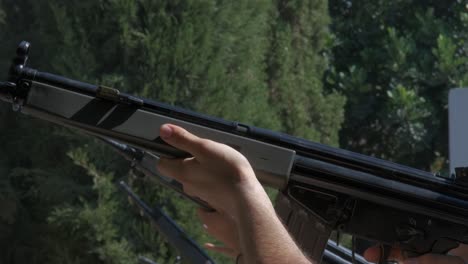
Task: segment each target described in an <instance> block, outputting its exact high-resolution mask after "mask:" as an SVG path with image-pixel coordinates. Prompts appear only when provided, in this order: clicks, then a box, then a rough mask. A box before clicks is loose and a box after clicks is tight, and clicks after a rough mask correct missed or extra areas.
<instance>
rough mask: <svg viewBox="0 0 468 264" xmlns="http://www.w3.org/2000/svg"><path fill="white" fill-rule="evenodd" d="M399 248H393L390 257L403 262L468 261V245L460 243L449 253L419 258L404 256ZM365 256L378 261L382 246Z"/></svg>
mask: <svg viewBox="0 0 468 264" xmlns="http://www.w3.org/2000/svg"><path fill="white" fill-rule="evenodd" d="M402 255H403V254H402V253H401V251H400V250H399V249H398V248H393V249H392V251H391V252H390V255H389V259H391V260H398V261H399V263H402V264H464V263H468V245H460V246H459V247H458V248H455V249H453V250H451V251H450V252H449V253H448V254H447V255H438V254H425V255H422V256H419V257H417V258H406V259H405V258H403V257H402ZM364 258H365V259H366V260H367V261H369V262H378V261H379V258H380V247H377V246H376V247H371V248H368V249H367V250H366V251H365V252H364Z"/></svg>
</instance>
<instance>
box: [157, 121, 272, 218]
mask: <svg viewBox="0 0 468 264" xmlns="http://www.w3.org/2000/svg"><path fill="white" fill-rule="evenodd" d="M160 136H161V138H162V139H163V140H164V141H166V142H167V143H168V144H170V145H172V146H174V147H176V148H178V149H181V150H184V151H187V152H189V153H190V154H191V155H192V156H193V157H191V158H186V159H165V158H162V159H161V160H160V161H159V164H158V169H159V171H160V172H161V173H162V174H163V175H165V176H169V177H172V178H174V179H176V180H177V181H179V182H180V183H182V185H183V187H184V192H186V193H187V194H189V195H191V196H195V197H199V198H200V199H202V200H204V201H206V202H207V203H208V204H210V205H211V206H212V207H213V208H214V209H216V211H219V212H221V213H223V214H227V215H230V216H232V217H233V219H234V220H236V218H237V217H236V216H237V215H238V211H239V208H238V204H239V201H238V200H239V198H240V197H244V196H245V195H251V194H249V193H248V192H252V193H255V192H263V189H262V187H261V185H260V183H259V182H258V180H257V178H256V177H255V173H254V171H253V169H252V167H251V166H250V164H249V162H248V161H247V159H246V158H245V157H244V156H243V155H242V154H240V153H239V152H238V151H236V150H234V149H233V148H231V147H229V146H227V145H224V144H220V143H217V142H214V141H211V140H208V139H203V138H199V137H197V136H195V135H193V134H191V133H189V132H187V131H186V130H184V129H183V128H181V127H178V126H174V125H168V124H166V125H163V126H161V129H160Z"/></svg>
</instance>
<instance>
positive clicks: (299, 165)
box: [0, 42, 468, 261]
mask: <svg viewBox="0 0 468 264" xmlns="http://www.w3.org/2000/svg"><path fill="white" fill-rule="evenodd" d="M28 52H29V43H27V42H22V43H20V45H19V47H18V49H17V53H16V57H15V58H14V60H13V63H12V66H11V68H10V72H9V77H8V81H6V82H3V83H1V84H0V99H2V100H3V101H6V102H9V103H11V104H12V105H13V109H14V110H16V111H21V112H23V113H25V114H29V115H31V116H35V117H38V118H41V119H45V120H49V121H51V122H54V123H57V124H60V125H64V126H67V127H70V128H73V129H78V130H81V131H84V132H86V133H88V134H91V135H95V136H99V137H105V138H109V139H112V140H115V141H119V142H122V143H125V144H128V145H131V146H134V147H136V148H139V149H142V150H144V151H147V152H150V153H154V154H155V155H158V156H164V157H173V158H182V157H188V156H189V155H188V154H187V153H185V152H183V151H181V150H178V149H175V148H174V147H172V146H169V145H168V144H166V143H165V142H164V141H163V140H161V138H160V137H159V135H158V131H159V127H160V126H161V125H162V124H165V123H172V124H176V125H179V126H182V127H184V128H185V129H187V130H189V131H191V132H192V133H194V134H196V135H198V136H200V137H204V138H209V139H212V140H215V141H218V142H221V143H224V144H227V145H230V146H232V147H233V148H235V149H237V150H238V151H240V152H241V153H242V154H243V155H244V156H246V158H247V159H248V160H249V161H250V163H251V165H252V167H253V168H254V170H255V172H256V175H257V177H258V178H259V180H260V181H261V182H262V183H263V184H264V185H266V186H270V187H273V188H276V189H278V190H279V191H280V194H279V195H278V199H277V201H276V210H277V213H278V215H279V216H280V217H281V218H282V219H283V221H284V223H285V224H286V225H287V227H288V229H289V231H290V232H291V234H292V235H293V236H294V237H295V239H296V241H297V242H298V244H299V245H300V246H301V247H302V248H303V249H304V250H305V251H306V252H307V253H308V255H309V257H311V258H312V259H314V260H317V261H320V259H321V258H322V255H323V251H324V249H325V247H326V244H327V241H328V238H329V236H330V234H331V232H332V231H333V230H337V231H340V232H346V233H349V234H352V235H354V236H356V237H361V238H365V239H369V240H373V241H376V242H378V243H382V244H383V245H387V246H390V245H395V244H398V245H399V247H400V248H402V249H403V250H404V251H405V252H406V253H407V254H408V256H417V255H421V254H425V253H431V252H432V253H441V254H443V253H446V252H447V251H448V250H450V249H452V248H454V247H456V246H457V245H458V244H459V243H468V185H467V184H466V181H463V180H461V179H463V178H461V179H445V178H441V177H437V176H436V175H433V174H431V173H428V172H424V171H420V170H417V169H413V168H410V167H406V166H402V165H398V164H395V163H392V162H388V161H384V160H380V159H376V158H373V157H368V156H365V155H361V154H357V153H353V152H350V151H346V150H342V149H338V148H333V147H329V146H325V145H322V144H318V143H314V142H310V141H306V140H303V139H300V138H296V137H292V136H289V135H285V134H281V133H277V132H273V131H269V130H266V129H261V128H257V127H254V126H250V125H246V124H242V123H238V122H229V121H225V120H222V119H218V118H214V117H210V116H206V115H202V114H199V113H196V112H192V111H188V110H184V109H181V108H177V107H174V106H171V105H167V104H164V103H161V102H155V101H151V100H148V99H145V98H140V97H136V96H132V95H129V94H126V93H123V92H120V91H119V90H117V89H114V88H110V87H106V86H102V85H93V84H88V83H83V82H79V81H75V80H71V79H68V78H64V77H62V76H58V75H53V74H50V73H45V72H40V71H38V70H35V69H32V68H29V67H27V66H26V62H27V59H28ZM465 174H466V173H463V174H462V175H465ZM384 253H385V252H384ZM383 255H385V254H383Z"/></svg>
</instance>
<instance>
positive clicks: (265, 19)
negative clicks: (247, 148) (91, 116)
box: [0, 0, 344, 263]
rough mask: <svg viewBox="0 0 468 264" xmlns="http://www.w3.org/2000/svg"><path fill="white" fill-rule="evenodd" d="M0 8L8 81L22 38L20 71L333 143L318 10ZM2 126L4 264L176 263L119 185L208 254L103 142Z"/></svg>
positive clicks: (122, 3)
mask: <svg viewBox="0 0 468 264" xmlns="http://www.w3.org/2000/svg"><path fill="white" fill-rule="evenodd" d="M0 3H1V5H0V10H1V12H0V39H1V42H2V49H1V50H0V69H1V71H2V72H4V73H5V72H7V69H8V67H9V63H10V60H11V58H12V55H13V51H14V48H15V47H16V45H17V43H18V42H19V41H20V40H23V39H25V40H28V41H30V42H31V43H32V48H31V57H30V66H31V67H36V68H39V69H41V70H42V71H49V72H54V73H57V74H61V75H65V76H68V77H71V78H75V79H79V80H83V81H87V82H91V83H102V84H105V85H108V86H114V87H116V88H119V89H121V90H124V91H127V92H131V93H134V94H139V95H142V96H145V97H150V98H153V99H157V100H160V101H164V102H167V103H170V104H174V105H177V106H182V107H185V108H189V109H193V110H196V111H200V112H203V113H206V114H210V115H215V116H219V117H222V118H226V119H230V120H237V121H241V122H244V123H249V124H254V125H257V126H261V127H266V128H270V129H275V130H279V131H283V132H287V133H291V134H295V135H298V136H301V137H307V138H309V139H313V140H317V141H321V142H324V143H327V144H337V139H338V129H339V127H340V124H341V123H342V120H343V105H344V99H343V98H344V97H343V96H341V95H339V94H337V93H334V92H332V90H330V91H328V92H325V91H324V90H323V88H322V83H321V79H322V75H323V72H324V71H325V70H326V68H327V59H326V57H324V56H323V53H322V51H323V50H324V49H325V46H324V45H325V40H326V39H327V38H328V34H329V33H328V29H327V25H328V22H329V19H328V15H327V6H326V1H322V0H316V1H266V0H264V1H246V0H240V1H227V0H226V1H214V0H203V1H163V0H160V1H150V0H148V1H145V0H142V1H130V0H112V1H58V0H57V1H55V0H52V1H28V0H22V1H13V0H3V1H0ZM0 114H1V118H0V126H1V131H2V133H0V137H1V142H2V143H3V144H2V148H1V149H0V151H1V156H0V160H1V163H0V164H1V166H0V171H1V177H0V206H1V208H2V210H1V212H0V230H1V232H0V244H1V247H2V253H1V255H0V262H1V263H136V261H137V257H138V256H147V257H149V258H151V259H154V260H157V261H159V262H161V263H171V262H175V258H176V256H177V252H174V250H173V249H172V248H170V247H169V246H168V245H167V244H166V243H165V242H164V241H163V240H162V239H161V238H160V237H159V236H158V235H157V233H155V232H154V231H153V230H152V228H151V227H150V226H149V225H147V224H146V223H145V221H143V220H142V219H141V218H139V217H138V214H137V213H136V212H133V211H132V210H129V209H130V208H131V207H130V205H128V204H127V202H126V199H124V197H122V195H121V193H120V192H118V190H117V188H116V187H115V184H114V183H115V182H116V180H117V179H120V178H124V179H126V180H127V181H129V182H130V184H131V185H132V186H133V187H134V188H135V190H137V192H138V193H139V194H140V195H142V196H143V197H144V198H145V199H146V200H147V201H150V202H151V203H154V204H159V205H160V206H162V207H163V208H164V210H165V211H166V212H168V213H169V214H170V215H171V216H172V217H174V219H175V220H177V221H178V222H179V223H180V224H181V225H182V226H183V227H184V228H185V229H186V230H187V231H188V232H189V233H190V235H191V236H193V237H195V238H196V239H197V240H198V241H200V242H203V241H207V237H206V236H205V235H204V234H203V232H202V230H201V228H200V224H199V223H197V221H192V219H194V217H195V216H194V207H193V205H191V204H188V203H186V202H183V201H181V199H180V198H178V197H177V196H175V195H173V194H171V193H170V192H169V191H167V190H164V189H162V188H160V187H158V186H156V185H154V184H152V183H148V182H146V181H144V180H138V179H135V178H132V177H131V175H132V174H131V173H129V169H128V164H127V163H126V162H124V161H123V160H122V159H121V158H120V157H118V156H116V154H114V153H113V152H111V151H110V150H109V149H108V148H106V147H105V146H103V145H102V144H100V143H99V142H97V141H95V140H93V139H92V138H90V137H86V136H83V135H81V134H77V133H74V132H72V131H70V130H68V129H64V128H61V127H57V126H53V125H51V124H49V123H46V122H42V121H40V120H35V119H31V118H28V117H25V116H23V115H19V114H17V113H12V112H11V110H10V109H8V107H7V106H5V105H2V107H1V108H0ZM216 258H218V259H219V257H216ZM222 262H223V263H224V262H225V260H224V259H223V260H222Z"/></svg>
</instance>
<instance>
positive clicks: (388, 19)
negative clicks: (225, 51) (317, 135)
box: [325, 0, 468, 171]
mask: <svg viewBox="0 0 468 264" xmlns="http://www.w3.org/2000/svg"><path fill="white" fill-rule="evenodd" d="M329 5H330V15H331V17H332V25H331V29H332V31H333V33H334V38H333V41H332V42H333V45H332V48H331V51H330V54H331V57H330V58H331V65H332V66H333V67H331V69H330V70H329V71H328V74H327V76H326V82H325V83H326V85H328V86H330V87H334V88H337V89H339V91H341V92H342V93H343V94H344V95H346V98H347V100H348V103H347V105H346V111H345V112H346V114H345V116H346V118H345V123H344V125H343V129H342V131H341V133H340V143H341V146H342V147H344V148H348V149H352V150H355V151H358V152H362V153H366V154H371V155H375V156H378V157H382V158H385V159H391V160H394V161H398V162H400V163H405V164H408V165H411V166H415V167H418V168H422V169H427V170H429V169H431V170H433V171H440V170H442V169H445V168H446V167H447V164H446V163H447V159H448V129H447V126H448V124H447V123H448V121H447V119H448V115H447V104H448V102H447V99H448V91H449V89H452V88H459V87H467V86H468V43H467V40H468V12H467V8H468V7H467V6H466V1H436V0H420V1H404V0H402V1H380V0H379V1H365V0H352V1H348V0H330V1H329Z"/></svg>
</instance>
